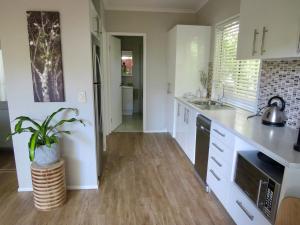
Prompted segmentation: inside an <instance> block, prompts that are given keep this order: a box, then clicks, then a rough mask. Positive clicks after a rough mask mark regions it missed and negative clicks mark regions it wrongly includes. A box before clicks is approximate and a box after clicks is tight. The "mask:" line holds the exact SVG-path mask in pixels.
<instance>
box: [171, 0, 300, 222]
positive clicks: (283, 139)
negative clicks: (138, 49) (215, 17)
mask: <svg viewBox="0 0 300 225" xmlns="http://www.w3.org/2000/svg"><path fill="white" fill-rule="evenodd" d="M271 4H272V14H270V15H266V14H265V12H266V11H268V10H269V8H270V5H271ZM299 7H300V2H297V1H288V2H284V3H283V2H281V1H272V2H270V1H247V0H242V1H241V8H240V14H239V15H236V16H233V17H230V18H227V19H225V20H224V21H221V22H220V21H218V23H216V24H215V26H214V27H210V26H189V25H177V26H175V28H173V29H171V30H170V31H169V33H168V44H169V46H168V60H169V61H168V65H169V70H168V71H169V73H168V113H169V114H170V115H171V117H170V119H169V121H168V131H169V133H170V134H171V135H172V137H173V138H175V140H176V141H177V143H178V144H179V146H180V147H181V149H182V150H183V152H184V153H185V154H186V156H187V159H189V161H190V162H191V163H192V164H193V165H194V167H195V170H196V171H197V174H198V176H199V178H200V181H201V183H202V185H203V188H204V189H205V190H206V191H207V192H212V193H213V194H214V195H215V196H216V197H217V199H218V200H219V201H220V202H221V204H222V205H223V206H224V208H225V209H226V210H227V212H228V213H229V215H230V216H231V217H232V218H233V220H234V221H235V223H236V224H275V222H276V215H277V209H278V207H279V205H280V202H281V201H282V200H283V199H284V197H287V196H299V195H300V192H299V190H300V189H299V188H300V184H299V182H296V181H295V176H299V174H300V167H299V165H300V153H299V141H300V140H299V138H300V136H299V137H298V131H297V128H299V105H300V96H299V69H300V61H299V56H300V37H299V36H300V30H299V18H300V17H299V16H300V15H299V13H298V12H297V10H295V9H296V8H299ZM279 11H280V13H279ZM274 12H276V13H274ZM200 15H201V12H200ZM253 15H255V17H254V16H253ZM210 29H213V30H212V31H213V32H211V30H210ZM210 35H212V36H214V37H210ZM208 46H212V47H211V48H210V47H208ZM211 49H214V50H213V51H212V50H211ZM195 52H196V53H197V54H195ZM209 52H210V57H209ZM195 58H196V60H195ZM210 61H213V62H210ZM199 75H200V79H199ZM276 224H277V223H276Z"/></svg>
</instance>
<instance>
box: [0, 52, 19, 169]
mask: <svg viewBox="0 0 300 225" xmlns="http://www.w3.org/2000/svg"><path fill="white" fill-rule="evenodd" d="M10 132H11V130H10V120H9V111H8V104H7V98H6V91H5V77H4V68H3V58H2V49H1V46H0V172H3V171H4V172H7V171H15V170H16V165H15V157H14V149H13V144H12V141H11V140H8V141H6V136H7V135H8V134H9V133H10Z"/></svg>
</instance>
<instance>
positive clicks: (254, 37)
mask: <svg viewBox="0 0 300 225" xmlns="http://www.w3.org/2000/svg"><path fill="white" fill-rule="evenodd" d="M257 35H259V32H258V31H257V29H254V34H253V45H252V56H254V55H255V54H256V53H257V51H256V40H257Z"/></svg>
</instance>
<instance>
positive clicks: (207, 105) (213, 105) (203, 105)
mask: <svg viewBox="0 0 300 225" xmlns="http://www.w3.org/2000/svg"><path fill="white" fill-rule="evenodd" d="M190 103H192V104H194V105H196V106H197V107H199V108H200V109H206V110H210V109H211V110H217V109H220V110H221V109H228V110H234V108H233V107H231V106H229V105H225V104H223V103H221V102H217V101H213V100H206V101H205V100H203V101H201V100H194V101H190Z"/></svg>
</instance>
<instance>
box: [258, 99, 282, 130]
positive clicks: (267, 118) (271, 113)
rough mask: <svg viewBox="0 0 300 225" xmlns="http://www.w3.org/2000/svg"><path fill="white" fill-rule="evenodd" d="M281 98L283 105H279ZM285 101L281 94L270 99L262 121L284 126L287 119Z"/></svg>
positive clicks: (266, 123) (271, 124)
mask: <svg viewBox="0 0 300 225" xmlns="http://www.w3.org/2000/svg"><path fill="white" fill-rule="evenodd" d="M274 100H279V102H280V103H281V107H279V106H278V102H277V101H274ZM284 109H285V101H284V100H283V98H281V97H279V96H274V97H272V98H270V100H269V101H268V106H267V108H266V110H265V111H264V113H263V115H262V123H263V124H265V125H269V126H276V127H283V126H284V125H285V123H286V121H287V117H286V115H285V113H284Z"/></svg>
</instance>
